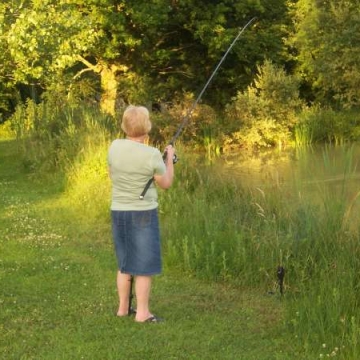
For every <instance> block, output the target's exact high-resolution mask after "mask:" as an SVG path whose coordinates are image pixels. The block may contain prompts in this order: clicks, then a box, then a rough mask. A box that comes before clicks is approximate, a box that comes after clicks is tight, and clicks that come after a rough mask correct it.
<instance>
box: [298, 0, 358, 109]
mask: <svg viewBox="0 0 360 360" xmlns="http://www.w3.org/2000/svg"><path fill="white" fill-rule="evenodd" d="M294 24H295V31H294V33H293V34H292V37H291V43H292V44H293V46H294V47H295V48H296V50H297V61H298V63H299V71H300V72H301V73H302V75H303V78H304V79H305V81H307V82H308V83H310V84H311V85H312V88H313V90H314V92H315V94H316V99H317V100H318V101H320V102H322V103H332V104H334V101H335V102H336V104H338V105H340V106H342V107H353V106H357V105H359V103H360V62H359V58H360V1H359V0H353V1H348V0H336V1H334V0H325V1H318V0H299V1H298V2H297V3H296V4H295V6H294Z"/></svg>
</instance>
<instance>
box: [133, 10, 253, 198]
mask: <svg viewBox="0 0 360 360" xmlns="http://www.w3.org/2000/svg"><path fill="white" fill-rule="evenodd" d="M255 20H256V17H253V18H252V19H251V20H250V21H248V23H247V24H246V25H245V26H244V27H243V28H242V29H241V30H240V31H239V33H238V35H237V36H236V38H235V39H234V40H233V42H232V43H231V44H230V46H229V48H228V49H227V50H226V52H225V54H224V55H223V57H222V58H221V60H220V61H219V63H218V65H217V66H216V68H215V70H214V71H213V73H212V74H211V76H210V77H209V80H208V81H207V82H206V84H205V85H204V87H203V89H202V90H201V91H200V94H199V95H198V97H197V98H196V100H195V101H194V103H193V104H192V106H191V107H190V109H189V110H188V111H187V113H186V114H185V116H184V119H183V121H182V122H181V124H180V126H179V128H178V130H177V131H176V133H175V135H174V136H173V138H172V139H171V140H170V142H169V145H174V143H175V140H176V139H177V138H178V137H179V136H180V134H181V132H182V130H183V129H184V127H185V126H186V125H187V123H188V121H189V119H190V117H191V114H192V113H193V111H194V110H195V108H196V106H197V104H198V102H199V101H200V99H201V97H202V96H203V94H204V92H205V90H206V89H207V87H208V86H209V84H210V82H211V80H212V79H213V77H214V76H215V74H216V73H217V71H218V70H219V68H220V66H221V64H222V63H223V61H224V60H225V58H226V56H227V55H228V53H229V52H230V50H231V49H232V47H233V46H234V45H235V43H236V41H237V40H238V39H239V37H240V36H241V35H242V33H243V32H244V31H245V30H246V28H247V27H248V26H250V24H252V23H253V22H254V21H255ZM166 155H167V154H166V152H165V153H164V154H163V159H164V160H165V159H166ZM173 162H174V164H175V163H176V162H177V157H176V155H175V156H174V159H173ZM153 181H154V178H151V179H150V180H149V181H148V182H147V184H146V185H145V188H144V190H143V192H142V193H141V194H140V196H139V199H140V200H143V199H144V196H145V194H146V192H147V191H148V190H149V187H150V185H151V184H152V182H153Z"/></svg>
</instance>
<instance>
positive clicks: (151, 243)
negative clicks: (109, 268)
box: [111, 209, 162, 276]
mask: <svg viewBox="0 0 360 360" xmlns="http://www.w3.org/2000/svg"><path fill="white" fill-rule="evenodd" d="M111 218H112V233H113V239H114V246H115V253H116V258H117V262H118V267H119V270H120V271H121V272H122V273H123V274H131V275H146V276H149V275H156V274H160V273H161V267H162V266H161V265H162V264H161V248H160V231H159V220H158V212H157V209H153V210H145V211H117V210H112V211H111Z"/></svg>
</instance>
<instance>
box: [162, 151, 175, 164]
mask: <svg viewBox="0 0 360 360" xmlns="http://www.w3.org/2000/svg"><path fill="white" fill-rule="evenodd" d="M166 158H167V151H165V153H164V155H163V160H164V161H165V160H166ZM172 161H173V164H176V163H177V162H178V161H179V158H178V157H177V155H176V154H174V155H173V158H172Z"/></svg>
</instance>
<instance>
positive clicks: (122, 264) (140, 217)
mask: <svg viewBox="0 0 360 360" xmlns="http://www.w3.org/2000/svg"><path fill="white" fill-rule="evenodd" d="M121 128H122V129H123V131H124V132H125V134H126V139H121V140H120V139H117V140H114V141H113V142H112V144H111V145H110V148H109V153H108V165H109V173H110V178H111V182H112V202H111V216H112V231H113V238H114V245H115V252H116V257H117V262H118V268H119V271H118V273H117V289H118V295H119V308H118V311H117V316H126V315H129V314H128V312H129V297H130V286H131V276H134V277H135V295H136V304H137V309H136V316H135V321H138V322H159V321H160V318H158V317H156V316H154V315H153V314H152V313H151V312H150V310H149V297H150V289H151V279H152V276H153V275H156V274H159V273H161V254H160V233H159V222H158V212H157V208H158V202H157V191H156V187H155V184H154V182H155V183H156V185H158V186H159V187H160V188H162V189H168V188H169V187H170V186H171V184H172V182H173V178H174V165H173V161H172V160H173V156H174V151H175V150H174V148H173V147H172V146H171V145H168V146H167V147H166V152H167V157H166V159H165V162H164V160H163V157H162V155H161V153H160V151H159V150H158V149H156V148H154V147H151V146H147V145H146V142H147V140H148V133H149V132H150V130H151V122H150V119H149V111H148V110H147V109H146V108H145V107H143V106H129V107H127V108H126V110H125V112H124V114H123V118H122V123H121ZM151 178H153V179H154V182H153V183H152V185H151V186H150V188H149V190H148V191H147V193H146V195H145V196H144V198H143V199H142V200H140V198H139V196H140V194H141V193H142V191H143V189H144V187H145V185H146V183H147V182H148V181H149V179H151Z"/></svg>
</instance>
